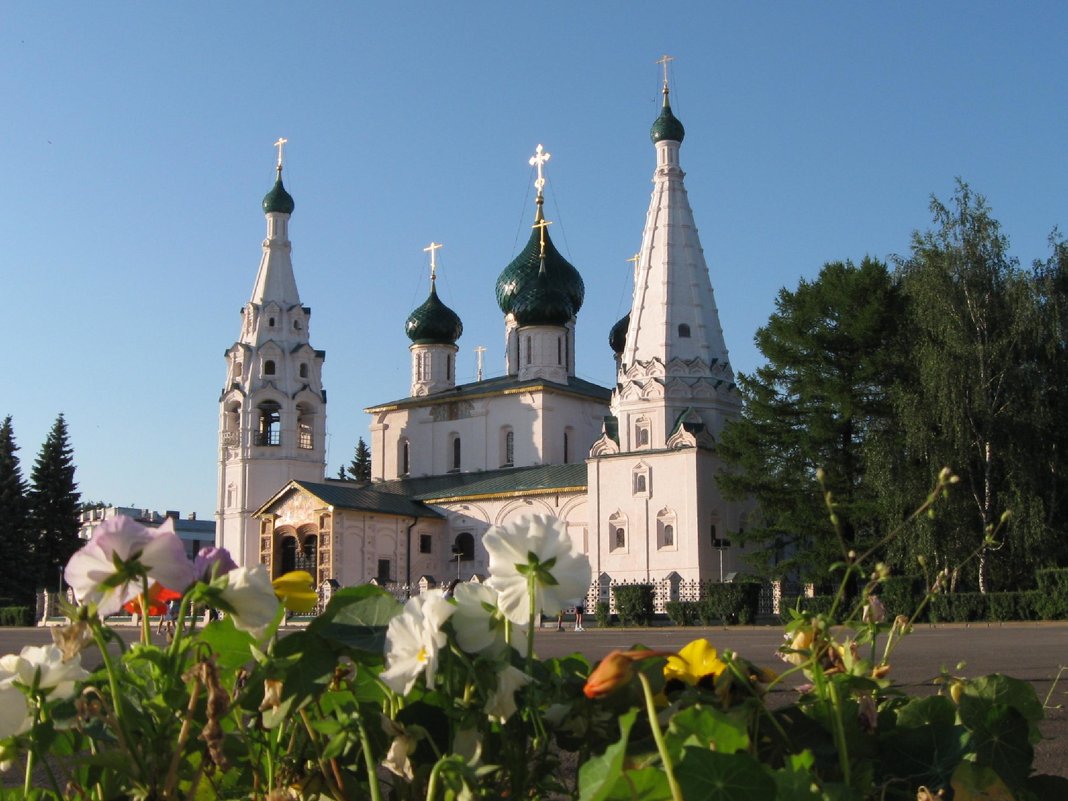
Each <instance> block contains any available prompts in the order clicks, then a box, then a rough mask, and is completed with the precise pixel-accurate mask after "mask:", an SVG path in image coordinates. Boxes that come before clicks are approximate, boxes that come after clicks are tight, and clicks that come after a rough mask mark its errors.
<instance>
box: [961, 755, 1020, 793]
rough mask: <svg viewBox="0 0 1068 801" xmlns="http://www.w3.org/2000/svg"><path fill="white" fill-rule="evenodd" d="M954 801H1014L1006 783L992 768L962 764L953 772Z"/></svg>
mask: <svg viewBox="0 0 1068 801" xmlns="http://www.w3.org/2000/svg"><path fill="white" fill-rule="evenodd" d="M952 786H953V799H954V801H1013V795H1012V793H1011V792H1009V788H1008V787H1006V786H1005V782H1003V781H1002V780H1001V777H1000V776H998V774H997V773H996V772H995V771H993V770H991V769H990V768H987V767H983V766H981V765H975V764H973V763H971V762H961V763H960V765H958V766H957V769H956V770H955V771H953V783H952Z"/></svg>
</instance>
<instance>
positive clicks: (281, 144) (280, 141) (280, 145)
mask: <svg viewBox="0 0 1068 801" xmlns="http://www.w3.org/2000/svg"><path fill="white" fill-rule="evenodd" d="M288 141H289V140H288V139H286V138H285V137H284V136H280V137H278V141H277V142H275V143H274V146H275V147H277V148H278V169H279V170H281V169H282V148H284V147H285V146H286V142H288Z"/></svg>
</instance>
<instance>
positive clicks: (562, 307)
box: [511, 252, 582, 326]
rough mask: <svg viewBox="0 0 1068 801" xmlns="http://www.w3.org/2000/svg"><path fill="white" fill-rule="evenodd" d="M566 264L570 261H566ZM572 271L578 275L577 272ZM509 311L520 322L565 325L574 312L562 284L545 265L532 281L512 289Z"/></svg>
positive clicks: (573, 307) (524, 323) (523, 324)
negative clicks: (551, 275)
mask: <svg viewBox="0 0 1068 801" xmlns="http://www.w3.org/2000/svg"><path fill="white" fill-rule="evenodd" d="M546 256H548V252H546ZM564 263H565V264H567V262H564ZM568 267H571V265H570V264H568ZM571 269H572V270H574V269H575V268H574V267H571ZM575 274H576V276H577V275H578V273H577V272H576V273H575ZM581 280H582V279H579V281H580V282H581ZM580 286H581V283H580ZM511 312H512V315H513V316H514V317H515V320H516V322H517V323H519V325H520V326H526V325H567V321H568V320H570V319H571V318H572V317H574V316H575V305H574V304H573V303H572V302H571V297H570V295H569V294H568V292H567V290H566V288H565V287H563V286H562V285H560V284H559V283H558V282H556V281H554V280H553V279H552V278H551V277H550V276H549V271H548V269H547V266H543V267H542V268H541V269H539V271H538V274H537V276H535V278H534V280H533V281H526V282H524V283H523V285H522V286H521V287H520V288H519V291H518V292H516V294H515V296H514V297H513V298H512V303H511Z"/></svg>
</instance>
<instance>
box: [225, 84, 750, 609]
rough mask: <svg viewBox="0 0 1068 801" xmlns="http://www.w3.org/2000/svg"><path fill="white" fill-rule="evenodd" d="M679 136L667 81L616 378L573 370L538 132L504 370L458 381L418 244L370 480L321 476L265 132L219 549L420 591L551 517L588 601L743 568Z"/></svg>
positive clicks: (723, 354) (504, 286)
mask: <svg viewBox="0 0 1068 801" xmlns="http://www.w3.org/2000/svg"><path fill="white" fill-rule="evenodd" d="M684 136H685V131H684V128H683V125H682V123H681V122H680V121H679V119H678V118H677V117H675V115H674V114H673V113H672V110H671V105H670V101H669V90H668V83H667V80H666V75H665V81H664V88H663V108H662V110H661V112H660V115H659V116H658V117H657V118H656V120H655V121H654V122H653V125H652V129H651V131H650V137H651V139H652V144H653V149H654V153H655V158H656V163H655V168H654V171H653V179H652V182H653V191H652V197H651V199H650V202H649V208H648V212H647V215H646V220H645V228H644V232H643V234H642V243H641V249H640V251H639V253H638V254H637V256H636V257H635V260H634V262H635V264H634V293H633V299H632V303H631V309H630V312H629V313H628V314H627V315H626V316H625V317H624V318H623V319H621V320H620V321H619V322H618V323H616V325H615V326H614V327H613V328H612V330H611V332H610V333H609V336H608V339H609V344H610V345H611V350H612V352H613V353H614V358H615V364H616V385H615V387H613V388H608V387H601V386H598V385H596V384H593V383H591V382H589V381H585V380H583V379H580V378H578V377H577V376H576V370H575V359H576V355H575V330H576V326H577V325H579V318H580V314H579V313H580V311H581V309H582V306H583V304H584V303H585V302H587V300H588V299H587V298H586V296H585V287H584V284H583V281H582V276H581V275H580V274H579V271H578V270H577V269H576V268H575V267H574V266H573V265H571V264H570V263H569V262H568V261H567V260H566V259H565V258H564V257H563V256H562V255H561V254H560V253H559V251H558V250H557V249H556V247H555V246H554V245H553V241H552V238H551V236H550V234H549V225H550V222H551V221H549V220H547V219H546V218H545V215H544V209H543V206H544V198H543V188H544V184H545V181H544V176H543V172H542V171H543V166H544V164H545V162H546V161H547V160H548V158H549V154H548V153H545V152H544V151H543V150H542V148H541V146H540V145H539V146H538V149H537V152H536V153H535V155H534V157H533V158H531V160H530V161H531V165H533V166H535V167H536V169H537V176H538V177H537V180H536V181H535V188H536V189H537V197H536V212H535V216H534V220H533V224H532V232H531V235H530V238H529V241H528V242H527V243H526V246H525V247H524V248H523V249H522V251H521V252H520V253H519V255H518V256H516V257H515V258H514V259H513V260H512V261H511V263H510V264H508V265H507V266H506V267H505V268H504V270H503V271H502V272H501V273H500V275H499V276H498V277H497V279H496V297H497V303H498V306H499V309H500V313H501V319H502V323H503V334H504V338H505V343H506V348H505V364H504V372H503V374H502V375H499V376H496V377H490V378H486V379H484V380H483V377H482V375H481V369H480V370H479V375H478V380H476V381H475V382H473V383H467V384H457V383H456V381H455V373H456V354H457V350H458V348H457V344H456V343H457V340H458V339H459V338H460V336H461V334H462V332H463V324H462V322H461V318H460V316H459V314H458V313H457V311H455V310H453V309H450V308H449V307H448V306H446V305H445V303H443V302H442V301H441V299H440V298H439V297H438V295H437V291H436V288H435V281H436V265H435V250H436V249H437V248H438V247H440V246H439V245H437V244H436V243H431V245H430V246H429V247H428V248H427V249H426V250H427V252H429V254H430V286H429V293H428V296H427V299H426V301H425V302H424V303H423V304H422V305H420V306H419V307H418V308H416V309H415V310H413V311H412V313H411V314H410V316H409V317H408V319H407V321H406V324H405V333H406V334H407V336H408V338H409V339H410V341H411V344H410V346H409V351H410V356H411V388H410V392H409V394H408V396H406V397H403V398H397V399H394V400H388V401H384V402H382V403H380V404H378V405H375V406H372V407H370V408H368V409H366V410H365V411H366V412H367V413H368V414H369V415H370V418H371V419H370V432H371V453H372V475H371V481H370V482H369V483H356V482H348V481H340V480H331V479H327V478H325V471H326V457H325V431H326V391H325V389H324V388H323V384H322V368H323V362H324V359H325V352H324V351H322V350H316V349H315V348H314V347H312V345H311V341H310V334H309V330H310V329H309V323H310V318H311V309H310V308H309V307H308V306H305V305H303V303H302V302H301V299H300V296H299V293H298V291H297V282H296V278H295V273H294V268H293V263H292V259H291V253H290V250H291V245H290V240H289V223H290V219H291V216H292V214H293V210H294V207H295V203H294V200H293V198H292V197H291V196H290V194H289V193H288V192H287V191H286V189H285V187H284V186H283V182H282V144H283V143H284V141H285V140H279V142H278V143H277V145H278V147H279V157H278V166H277V177H276V180H275V184H274V186H273V187H272V188H271V190H270V191H269V192H268V193H267V195H266V197H264V199H263V211H264V214H265V216H266V221H267V237H266V239H265V240H264V242H263V255H262V259H261V262H260V267H259V271H258V273H257V275H256V280H255V284H254V285H253V290H252V296H251V298H250V299H249V301H248V303H247V304H246V305H245V307H244V308H243V309H242V312H241V332H240V336H239V338H238V340H237V341H236V342H235V343H234V344H233V345H232V346H231V347H230V348H229V349H228V350H227V351H226V364H227V373H226V383H225V386H224V389H223V392H222V395H221V397H220V400H219V432H220V444H219V483H218V512H217V516H216V517H217V529H218V530H217V542H218V544H219V545H220V546H223V547H226V548H227V549H229V550H230V552H231V553H232V554H233V555H234V557H235V559H236V560H237V561H238V562H239V563H241V564H255V563H257V562H261V563H263V564H266V565H267V566H268V568H269V570H270V571H271V574H272V575H280V574H281V573H283V572H286V571H288V570H292V569H295V568H301V569H306V570H308V571H309V572H310V573H312V575H313V576H314V577H315V578H316V581H317V584H318V585H320V586H321V585H323V584H324V583H326V582H329V584H330V585H332V586H349V585H354V584H360V583H366V582H369V581H376V582H378V583H380V584H386V585H391V586H394V587H401V588H404V589H406V590H407V591H416V589H417V586H418V587H426V586H433V585H436V584H443V583H446V582H448V581H449V580H451V579H455V578H459V579H462V580H476V581H477V580H480V579H481V578H483V577H484V576H485V575H486V572H487V563H488V557H487V554H486V552H485V550H484V549H483V548H482V545H481V540H482V535H483V533H484V532H485V531H486V530H487V529H488V528H490V527H491V526H495V525H503V524H507V523H510V522H513V521H515V520H517V519H519V518H521V517H523V516H525V515H530V514H548V515H552V516H555V517H558V518H560V519H561V520H563V521H565V522H566V524H567V531H568V534H569V536H570V537H571V539H572V542H573V545H574V547H575V548H576V550H578V551H580V552H582V553H585V554H586V555H587V556H588V557H589V559H590V562H591V565H592V568H593V576H594V583H593V586H591V588H590V591H589V593H588V595H587V598H586V599H585V600H586V603H587V604H589V605H591V606H592V605H593V604H594V603H596V601H598V600H608V594H609V590H608V588H609V587H610V586H611V585H612V584H615V583H635V582H641V583H653V584H654V585H655V586H657V588H658V590H657V596H658V606H659V605H660V604H661V603H662V602H663V601H664V600H670V599H671V598H678V597H680V595H679V592H680V590H679V588H680V587H683V586H691V587H693V586H696V582H698V581H709V580H712V581H723V580H724V578H725V577H729V575H730V574H731V573H733V572H734V571H736V570H739V569H740V568H741V566H742V551H741V549H740V548H738V547H736V546H732V545H731V543H730V541H729V539H728V538H729V536H730V535H731V532H737V531H739V530H740V529H741V527H742V525H743V524H744V514H745V513H746V511H747V509H748V506H747V505H746V504H744V503H736V502H728V501H726V500H725V499H724V498H723V497H722V496H721V494H720V491H719V488H718V485H717V482H716V473H717V472H718V471H719V470H720V469H721V464H720V462H719V460H718V458H717V456H716V440H717V436H718V435H719V433H720V432H721V431H722V429H723V426H724V424H725V422H726V421H728V420H730V419H732V418H735V417H737V416H738V415H739V414H740V411H741V398H740V395H739V392H738V389H737V387H736V385H735V383H734V374H733V372H732V370H731V365H730V360H729V358H728V354H727V348H726V344H725V342H724V338H723V332H722V329H721V326H720V322H719V314H718V312H717V310H716V301H715V296H714V294H713V291H712V283H711V279H710V277H709V271H708V266H707V264H706V262H705V258H704V252H703V250H702V248H701V243H700V240H699V238H698V231H697V226H696V224H695V222H694V215H693V211H692V209H691V208H690V203H689V199H688V197H687V194H686V187H685V184H684V180H683V179H684V173H683V171H682V168H681V165H680V160H679V154H680V149H681V146H682V142H683V139H684ZM502 261H503V259H502ZM607 353H608V352H607V351H606V358H607V357H608V356H607ZM576 600H578V599H576Z"/></svg>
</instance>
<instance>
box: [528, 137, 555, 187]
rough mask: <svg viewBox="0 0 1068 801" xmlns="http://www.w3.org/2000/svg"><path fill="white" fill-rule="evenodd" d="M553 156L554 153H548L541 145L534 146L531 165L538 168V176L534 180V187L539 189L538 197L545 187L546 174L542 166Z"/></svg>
mask: <svg viewBox="0 0 1068 801" xmlns="http://www.w3.org/2000/svg"><path fill="white" fill-rule="evenodd" d="M551 158H552V153H547V152H546V151H545V150H544V149H543V148H542V146H541V145H538V146H537V147H536V148H534V155H533V156H531V157H530V166H531V167H536V168H537V170H538V178H537V180H536V181H534V188H535V189H537V190H538V197H541V192H542V189H544V188H545V174H544V173H543V172H542V168H543V167H544V166H545V162H547V161H548V160H549V159H551Z"/></svg>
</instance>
